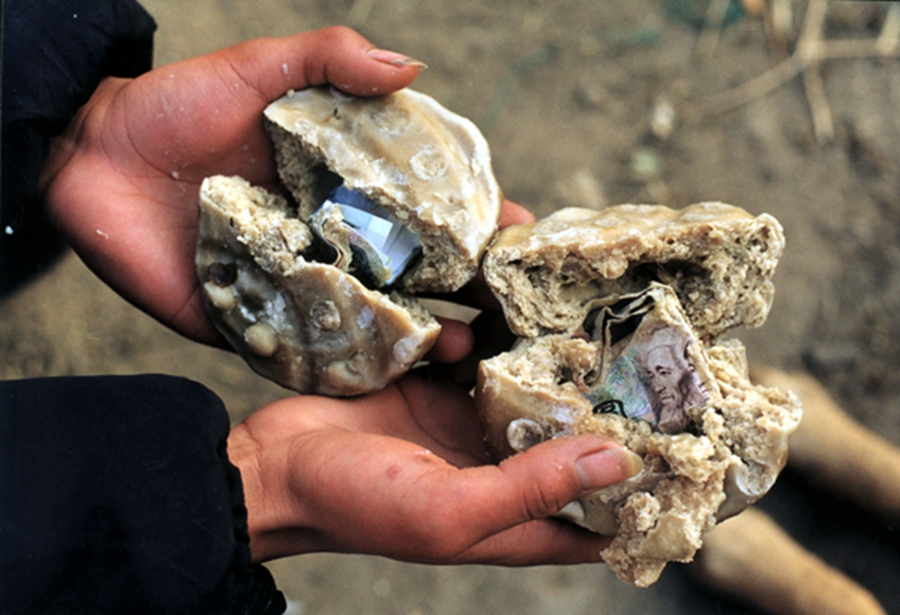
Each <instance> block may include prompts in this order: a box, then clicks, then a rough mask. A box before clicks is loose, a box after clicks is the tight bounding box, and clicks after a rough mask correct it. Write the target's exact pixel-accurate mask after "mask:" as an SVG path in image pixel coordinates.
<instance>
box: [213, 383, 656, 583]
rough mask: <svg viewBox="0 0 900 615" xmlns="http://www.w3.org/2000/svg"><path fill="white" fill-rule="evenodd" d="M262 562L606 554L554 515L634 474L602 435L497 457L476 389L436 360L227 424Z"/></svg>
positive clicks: (541, 560) (592, 537) (631, 462)
mask: <svg viewBox="0 0 900 615" xmlns="http://www.w3.org/2000/svg"><path fill="white" fill-rule="evenodd" d="M228 454H229V457H230V458H231V460H232V462H233V463H235V465H237V466H238V468H240V470H241V476H242V477H243V481H244V495H245V499H246V503H247V510H248V522H249V526H250V551H251V554H252V557H253V560H254V561H266V560H270V559H274V558H277V557H281V556H286V555H292V554H297V553H307V552H313V551H335V552H353V553H369V554H377V555H383V556H387V557H391V558H394V559H399V560H403V561H411V562H422V563H442V564H459V563H475V562H478V563H490V564H504V565H514V566H521V565H532V564H552V563H556V564H571V563H581V562H597V561H600V560H601V557H600V551H601V550H602V549H603V548H605V547H606V545H607V544H608V543H609V540H610V539H609V538H606V537H603V536H600V535H598V534H593V533H591V532H588V531H586V530H583V529H581V528H578V527H576V526H574V525H571V524H568V523H566V522H563V521H559V520H555V519H548V517H550V516H551V515H552V514H554V513H556V512H557V511H559V510H560V509H561V508H562V507H563V506H565V505H566V504H567V503H568V502H570V501H572V500H574V499H576V498H578V497H580V496H583V495H585V494H587V493H590V492H591V491H594V490H596V489H598V488H600V487H604V486H606V485H609V484H612V483H615V482H618V481H619V480H623V479H625V478H627V477H630V476H633V475H634V474H636V473H637V472H638V471H639V470H640V467H641V463H640V458H639V457H637V456H636V455H634V454H633V453H630V452H629V451H628V450H627V449H625V448H623V447H621V446H620V445H618V444H616V443H615V442H613V441H612V440H609V439H607V438H603V437H601V436H579V437H574V438H560V439H556V440H551V441H548V442H544V443H541V444H539V445H537V446H535V447H533V448H531V449H529V450H528V451H526V452H524V453H521V454H519V455H516V456H514V457H511V458H509V459H507V460H506V461H504V462H502V463H501V464H500V465H499V466H496V465H491V464H490V463H489V460H488V459H487V455H486V453H485V450H484V440H483V431H482V429H481V426H480V424H479V422H478V419H477V416H476V414H475V411H474V407H473V402H472V399H471V397H470V396H469V395H468V394H467V393H466V392H465V390H464V389H462V388H459V387H457V386H456V385H454V384H451V383H449V382H445V381H440V380H437V379H435V376H434V374H433V373H430V372H429V371H428V370H419V371H418V372H414V373H412V374H410V375H408V376H406V377H405V378H404V379H402V380H401V381H399V382H398V383H397V384H394V385H391V386H389V387H388V388H386V389H384V390H382V391H380V392H378V393H374V394H371V395H367V396H365V397H362V398H358V399H355V400H350V401H348V400H335V399H329V398H320V397H312V396H300V397H292V398H288V399H284V400H280V401H278V402H275V403H273V404H271V405H269V406H266V407H265V408H262V409H260V410H258V411H256V412H255V413H254V414H252V415H251V416H250V417H249V418H247V419H246V420H245V421H244V422H243V423H241V424H240V425H237V426H236V427H235V428H233V429H232V431H231V435H230V436H229V439H228Z"/></svg>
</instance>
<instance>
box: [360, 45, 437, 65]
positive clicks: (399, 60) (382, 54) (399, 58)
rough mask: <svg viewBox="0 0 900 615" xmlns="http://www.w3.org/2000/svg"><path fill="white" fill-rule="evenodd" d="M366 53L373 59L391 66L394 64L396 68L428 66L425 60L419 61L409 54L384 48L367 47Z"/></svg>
mask: <svg viewBox="0 0 900 615" xmlns="http://www.w3.org/2000/svg"><path fill="white" fill-rule="evenodd" d="M366 55H367V56H369V57H370V58H372V59H373V60H376V61H378V62H383V63H385V64H390V65H391V66H396V67H398V68H402V67H404V66H415V67H417V68H428V65H427V64H425V62H420V61H419V60H416V59H414V58H411V57H409V56H405V55H403V54H402V53H397V52H395V51H387V50H385V49H369V51H367V52H366Z"/></svg>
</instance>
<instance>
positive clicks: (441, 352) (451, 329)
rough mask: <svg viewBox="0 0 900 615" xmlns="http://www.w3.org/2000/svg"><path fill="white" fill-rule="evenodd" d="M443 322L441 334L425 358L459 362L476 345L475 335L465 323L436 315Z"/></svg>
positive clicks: (440, 361) (441, 361) (439, 361)
mask: <svg viewBox="0 0 900 615" xmlns="http://www.w3.org/2000/svg"><path fill="white" fill-rule="evenodd" d="M436 320H437V321H438V322H439V323H441V334H440V335H439V336H438V338H437V341H436V342H435V344H434V346H433V347H432V348H431V350H429V351H428V354H426V355H425V358H426V359H427V360H429V361H436V362H438V363H458V362H459V361H462V360H463V359H465V358H466V357H467V356H468V355H469V354H470V353H471V352H472V349H473V348H474V347H475V337H474V336H473V334H472V330H471V329H470V328H469V326H468V325H466V324H465V323H462V322H459V321H458V320H452V319H449V318H441V317H436Z"/></svg>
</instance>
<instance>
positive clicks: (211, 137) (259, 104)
mask: <svg viewBox="0 0 900 615" xmlns="http://www.w3.org/2000/svg"><path fill="white" fill-rule="evenodd" d="M373 50H374V45H372V44H371V43H369V42H368V41H366V40H365V39H364V38H363V37H361V36H359V35H358V34H356V33H355V32H353V31H351V30H349V29H347V28H340V27H336V28H326V29H323V30H318V31H315V32H307V33H302V34H297V35H295V36H291V37H286V38H279V39H257V40H252V41H248V42H245V43H242V44H239V45H236V46H234V47H230V48H228V49H224V50H222V51H219V52H216V53H212V54H209V55H204V56H201V57H198V58H194V59H191V60H187V61H184V62H179V63H176V64H171V65H168V66H163V67H160V68H158V69H156V70H153V71H151V72H149V73H146V74H144V75H142V76H140V77H138V78H136V79H117V78H108V79H106V80H105V81H103V83H101V85H100V87H99V88H98V89H97V91H96V92H95V93H94V95H93V97H92V98H91V99H90V101H89V102H88V103H87V104H86V105H85V106H84V107H83V108H82V109H81V110H80V111H79V113H78V115H77V116H76V118H75V119H74V120H73V121H72V123H71V124H70V126H69V128H68V129H67V130H66V132H65V133H64V134H63V135H62V136H61V137H60V138H59V139H57V140H56V141H55V143H54V145H53V148H52V151H51V154H50V157H49V159H48V161H47V163H46V164H45V167H44V172H43V174H42V180H41V188H42V190H43V192H44V194H45V195H46V200H47V203H48V207H49V211H50V213H51V216H52V217H53V218H54V220H55V221H56V223H57V224H58V225H59V226H60V227H61V228H62V229H63V231H64V232H65V233H66V235H67V236H68V237H69V239H70V241H71V243H72V244H73V246H74V248H75V249H76V251H77V252H78V253H79V255H80V256H81V257H82V258H83V259H84V261H85V262H86V263H87V264H88V265H89V266H90V267H91V268H92V269H93V270H94V271H95V272H96V273H97V274H98V275H99V276H100V277H101V278H102V279H104V280H105V281H106V282H107V283H108V284H110V286H112V287H113V288H114V289H115V290H116V291H118V292H119V293H120V294H122V295H123V296H124V297H125V298H126V299H128V300H129V301H131V302H132V303H134V304H135V305H137V306H138V307H140V308H142V309H144V310H145V311H146V312H148V313H149V314H151V315H152V316H154V317H156V318H157V319H158V320H160V321H162V322H163V323H165V324H167V325H169V326H171V327H172V328H173V329H175V330H176V331H179V332H180V333H182V334H184V335H186V336H188V337H190V338H192V339H195V340H198V341H203V342H206V343H219V341H220V338H219V336H218V334H217V333H216V331H215V329H214V328H213V326H212V324H211V321H210V320H209V319H208V318H207V316H206V313H205V311H204V309H203V304H202V299H201V295H200V287H199V282H198V280H197V274H196V272H195V269H194V251H195V249H196V242H197V225H198V214H197V199H198V194H199V186H200V183H201V181H202V180H203V178H204V177H207V176H209V175H213V174H217V173H218V174H225V175H240V176H242V177H244V178H246V179H247V180H248V181H250V182H251V183H253V184H255V185H261V186H264V187H267V188H269V189H274V188H275V187H276V186H277V172H276V168H275V163H274V158H273V150H272V145H271V144H270V142H269V139H268V138H267V136H266V134H265V131H264V129H263V124H262V119H261V118H262V112H263V109H264V108H265V107H266V106H267V105H268V104H269V103H270V102H271V101H273V100H275V99H277V98H278V97H280V96H281V95H283V94H284V93H285V92H286V91H288V90H289V89H302V88H305V87H309V86H315V85H322V84H325V83H331V84H334V85H335V86H337V87H339V88H341V89H342V90H344V91H346V92H349V93H352V94H358V95H373V94H384V93H387V92H391V91H394V90H397V89H400V88H402V87H405V86H407V85H409V84H410V83H411V82H412V81H413V80H414V79H415V77H416V75H417V74H418V67H417V66H416V65H415V64H414V63H412V64H411V63H410V62H409V61H408V58H406V59H404V57H403V56H399V55H397V54H393V55H391V54H390V53H389V52H383V51H380V50H375V51H373Z"/></svg>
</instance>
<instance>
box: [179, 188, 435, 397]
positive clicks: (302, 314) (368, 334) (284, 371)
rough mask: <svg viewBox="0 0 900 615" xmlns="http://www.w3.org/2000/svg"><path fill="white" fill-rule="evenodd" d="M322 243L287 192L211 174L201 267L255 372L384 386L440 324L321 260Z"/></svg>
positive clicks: (356, 386)
mask: <svg viewBox="0 0 900 615" xmlns="http://www.w3.org/2000/svg"><path fill="white" fill-rule="evenodd" d="M320 249H321V248H320V247H318V246H317V245H316V242H315V240H314V236H313V233H312V231H311V230H310V229H309V227H308V226H307V225H306V224H304V223H303V222H301V221H300V220H298V219H297V218H296V217H295V215H294V214H293V212H292V209H291V207H290V206H289V204H288V203H287V201H286V200H285V199H284V198H282V197H280V196H277V195H273V194H269V193H267V192H266V191H265V190H263V189H262V188H256V187H253V186H251V185H250V184H249V183H248V182H247V181H246V180H243V179H241V178H239V177H223V176H215V177H211V178H207V179H206V180H204V182H203V184H202V186H201V189H200V241H199V244H198V247H197V272H198V274H199V276H200V282H201V285H202V289H203V295H204V298H205V301H206V304H207V309H208V312H209V314H210V316H211V317H212V319H213V322H214V323H215V324H216V326H217V328H218V329H219V331H221V332H222V334H223V335H224V336H225V337H226V338H227V339H228V341H229V342H230V343H231V345H232V346H233V347H234V348H235V349H236V350H237V351H238V353H239V354H240V355H241V356H242V357H243V358H244V359H245V360H246V361H247V363H248V364H249V365H250V366H251V367H252V368H253V369H254V370H255V371H257V372H258V373H260V374H262V375H264V376H266V377H267V378H269V379H271V380H274V381H275V382H277V383H279V384H281V385H283V386H285V387H288V388H291V389H294V390H296V391H299V392H303V393H317V394H322V395H331V396H347V395H356V394H361V393H367V392H371V391H375V390H378V389H381V388H383V387H384V386H386V385H387V384H388V383H390V382H391V381H392V380H394V379H396V378H398V377H399V376H401V375H402V374H404V373H405V372H406V371H407V370H408V369H409V368H410V367H412V365H413V364H414V363H415V362H416V361H418V360H419V359H420V358H421V357H422V356H423V355H424V354H425V353H426V352H427V351H428V350H429V349H430V348H431V346H432V345H433V344H434V341H435V339H437V335H438V333H439V332H440V325H439V324H438V323H437V321H435V320H434V318H432V316H431V315H430V314H429V313H428V312H427V311H426V310H425V309H424V308H423V307H421V306H420V305H419V304H418V303H417V302H416V301H415V300H414V299H412V298H410V297H407V296H404V295H402V294H400V293H397V292H392V293H389V294H385V293H382V292H379V291H376V290H371V289H369V288H366V287H365V286H364V285H363V283H362V282H360V281H359V280H358V279H357V278H356V277H354V276H353V275H351V274H350V273H349V272H347V271H346V270H342V269H340V268H338V267H335V266H333V265H329V264H324V263H321V262H316V260H315V259H316V258H317V257H318V250H320Z"/></svg>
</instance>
